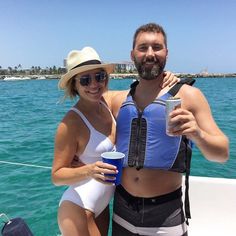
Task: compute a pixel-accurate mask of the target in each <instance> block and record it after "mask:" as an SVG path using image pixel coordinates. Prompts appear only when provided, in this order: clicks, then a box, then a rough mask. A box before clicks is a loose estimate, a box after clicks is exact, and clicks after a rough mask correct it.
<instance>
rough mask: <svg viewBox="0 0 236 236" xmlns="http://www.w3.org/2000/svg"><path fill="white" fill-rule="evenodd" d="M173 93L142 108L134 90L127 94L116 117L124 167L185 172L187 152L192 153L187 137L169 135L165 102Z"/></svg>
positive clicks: (118, 144)
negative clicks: (137, 104)
mask: <svg viewBox="0 0 236 236" xmlns="http://www.w3.org/2000/svg"><path fill="white" fill-rule="evenodd" d="M182 84H183V83H182ZM178 86H179V85H178ZM179 88H180V87H179ZM179 88H178V90H179ZM174 91H175V93H177V91H176V90H174ZM171 96H174V95H173V90H170V91H169V92H168V93H166V94H164V95H162V96H161V97H159V98H156V99H155V100H154V101H153V102H152V103H151V104H149V105H148V106H147V107H145V109H144V110H143V111H139V109H138V108H137V107H136V105H135V103H134V101H133V98H132V90H131V93H129V95H128V96H127V99H126V101H125V102H124V103H123V104H122V106H121V108H120V111H119V114H118V117H117V141H116V149H117V151H119V152H123V153H124V154H125V159H124V167H127V166H129V167H136V168H137V169H140V168H156V169H162V170H170V171H177V172H181V173H183V172H185V171H186V159H187V153H189V154H190V155H191V147H190V145H189V142H188V140H187V139H186V137H184V136H173V137H171V136H168V135H167V134H166V117H165V110H166V107H165V102H166V100H167V99H168V98H169V97H171Z"/></svg>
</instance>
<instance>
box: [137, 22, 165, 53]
mask: <svg viewBox="0 0 236 236" xmlns="http://www.w3.org/2000/svg"><path fill="white" fill-rule="evenodd" d="M142 32H153V33H161V34H162V35H163V36H164V43H165V46H166V47H167V36H166V33H165V31H164V29H163V28H162V26H160V25H158V24H156V23H148V24H145V25H142V26H140V27H139V28H138V29H137V30H136V31H135V33H134V38H133V49H134V47H135V44H136V39H137V36H138V34H139V33H142Z"/></svg>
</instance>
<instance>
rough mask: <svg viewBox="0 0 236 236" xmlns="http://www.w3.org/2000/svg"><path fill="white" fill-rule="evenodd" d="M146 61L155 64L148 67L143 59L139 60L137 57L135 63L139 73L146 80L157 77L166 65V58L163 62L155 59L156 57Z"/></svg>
mask: <svg viewBox="0 0 236 236" xmlns="http://www.w3.org/2000/svg"><path fill="white" fill-rule="evenodd" d="M146 62H154V65H153V66H152V68H150V67H148V68H147V67H146V66H145V62H143V60H142V61H140V62H139V61H137V59H136V58H134V64H135V67H136V69H137V71H138V74H139V76H140V77H141V78H142V79H144V80H154V79H156V78H157V77H158V76H159V75H160V74H161V73H162V72H163V71H164V68H165V65H166V60H164V61H163V62H161V61H160V60H158V59H156V61H154V59H149V60H147V61H146Z"/></svg>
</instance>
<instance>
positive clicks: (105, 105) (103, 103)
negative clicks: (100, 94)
mask: <svg viewBox="0 0 236 236" xmlns="http://www.w3.org/2000/svg"><path fill="white" fill-rule="evenodd" d="M100 103H101V104H102V105H104V107H106V108H107V110H108V111H109V113H110V114H111V118H112V120H113V122H114V123H115V124H116V120H115V117H114V116H113V114H112V112H111V110H110V108H109V107H108V106H107V104H106V103H105V102H103V101H100Z"/></svg>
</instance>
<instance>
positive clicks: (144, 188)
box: [111, 23, 229, 236]
mask: <svg viewBox="0 0 236 236" xmlns="http://www.w3.org/2000/svg"><path fill="white" fill-rule="evenodd" d="M167 55H168V49H167V39H166V34H165V32H164V30H163V28H162V27H161V26H159V25H157V24H154V23H150V24H146V25H143V26H141V27H140V28H138V29H137V30H136V32H135V34H134V39H133V50H132V51H131V59H132V60H133V61H134V63H135V66H136V68H137V71H138V73H139V77H140V78H139V83H136V84H134V85H133V86H132V89H131V91H130V93H129V94H128V96H127V93H126V92H122V91H121V92H119V93H118V94H117V95H116V96H115V97H113V99H112V104H111V105H112V111H113V114H114V115H115V116H116V117H117V141H116V142H117V151H121V152H124V153H125V154H126V157H125V160H124V169H123V174H122V184H121V185H120V186H118V187H117V189H116V192H115V197H114V215H113V226H112V228H113V234H112V235H113V236H120V235H124V236H129V235H173V236H177V235H187V227H186V224H185V214H184V211H183V206H182V205H183V204H182V199H181V196H182V190H181V186H182V173H183V172H186V173H187V174H189V168H190V156H191V150H190V149H191V148H190V140H191V141H192V142H194V143H195V145H196V146H197V147H198V148H199V149H200V150H201V152H202V154H203V155H204V156H205V158H206V159H208V160H210V161H216V162H225V161H227V159H228V155H229V147H228V139H227V137H226V136H225V135H224V134H223V133H222V131H221V130H220V129H219V128H218V126H217V125H216V123H215V121H214V119H213V117H212V115H211V110H210V107H209V105H208V103H207V100H206V98H205V97H204V95H203V94H202V93H201V91H200V90H199V89H197V88H194V87H191V86H189V85H186V84H184V85H183V86H181V85H180V84H178V86H173V87H172V89H170V90H169V91H168V89H169V88H168V87H165V88H162V87H161V84H162V82H163V70H164V68H165V64H166V58H167ZM171 95H172V96H175V97H179V98H180V99H181V108H178V109H175V110H174V111H173V112H172V113H170V116H169V124H171V127H172V128H171V129H170V133H171V135H172V136H167V135H166V132H165V122H166V121H165V101H166V99H167V98H168V97H170V96H171ZM122 103H123V105H122ZM189 153H190V154H189ZM168 163H172V164H168ZM187 184H188V183H187ZM186 187H188V186H186ZM186 196H188V195H187V194H186ZM187 203H188V202H187ZM187 203H186V206H185V208H186V209H185V211H186V213H187V218H188V217H190V214H189V212H188V211H187V210H188V209H187V208H188V204H187Z"/></svg>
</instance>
